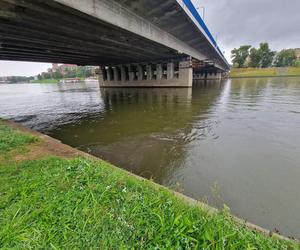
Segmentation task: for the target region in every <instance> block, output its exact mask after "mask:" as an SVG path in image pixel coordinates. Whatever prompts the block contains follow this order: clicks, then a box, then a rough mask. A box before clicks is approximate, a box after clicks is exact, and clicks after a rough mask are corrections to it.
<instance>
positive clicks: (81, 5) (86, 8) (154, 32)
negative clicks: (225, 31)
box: [54, 0, 207, 60]
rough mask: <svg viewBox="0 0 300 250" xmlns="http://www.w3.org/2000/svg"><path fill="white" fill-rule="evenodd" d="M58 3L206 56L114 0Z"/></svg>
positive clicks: (201, 57) (183, 51)
mask: <svg viewBox="0 0 300 250" xmlns="http://www.w3.org/2000/svg"><path fill="white" fill-rule="evenodd" d="M54 1H55V2H58V3H60V4H63V5H66V6H69V7H71V8H74V9H76V10H79V11H81V12H83V13H85V14H87V15H90V16H93V17H95V18H98V19H99V20H101V21H104V22H106V23H109V24H112V25H114V26H117V27H119V28H121V29H124V30H127V31H129V32H132V33H134V34H137V35H139V36H142V37H144V38H146V39H149V40H151V41H155V42H157V43H159V44H162V45H164V46H166V47H169V48H171V49H175V50H177V51H178V53H179V54H186V55H190V56H192V57H194V58H196V59H198V60H205V59H207V57H206V56H205V55H203V54H202V53H201V52H199V51H197V50H196V49H194V48H192V47H190V46H188V45H187V44H186V43H184V42H182V41H181V40H179V39H177V38H176V37H174V36H173V35H171V34H169V33H167V32H166V31H163V30H162V29H160V28H158V27H157V26H155V25H154V24H152V23H151V22H149V21H147V20H146V19H144V18H142V17H140V16H137V15H136V14H135V13H133V12H131V11H130V10H128V9H126V8H125V7H124V6H122V5H121V4H119V3H117V2H116V1H114V0H98V1H95V0H85V1H84V2H83V1H82V0H72V1H70V0H54Z"/></svg>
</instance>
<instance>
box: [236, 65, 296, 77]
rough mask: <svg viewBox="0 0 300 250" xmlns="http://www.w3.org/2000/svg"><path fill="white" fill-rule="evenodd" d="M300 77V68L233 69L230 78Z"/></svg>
mask: <svg viewBox="0 0 300 250" xmlns="http://www.w3.org/2000/svg"><path fill="white" fill-rule="evenodd" d="M277 76H300V68H296V67H288V68H262V69H261V68H239V69H238V68H232V69H231V71H230V77H231V78H236V77H277Z"/></svg>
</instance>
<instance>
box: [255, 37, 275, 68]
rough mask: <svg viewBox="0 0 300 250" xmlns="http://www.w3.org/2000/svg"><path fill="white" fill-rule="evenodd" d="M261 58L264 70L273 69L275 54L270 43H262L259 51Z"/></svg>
mask: <svg viewBox="0 0 300 250" xmlns="http://www.w3.org/2000/svg"><path fill="white" fill-rule="evenodd" d="M258 53H259V56H260V57H261V60H260V66H261V67H262V68H267V67H271V66H272V64H273V59H274V56H275V52H274V51H271V49H270V48H269V44H268V43H261V44H260V45H259V49H258Z"/></svg>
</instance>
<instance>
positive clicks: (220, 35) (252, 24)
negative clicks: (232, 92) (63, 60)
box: [0, 0, 300, 76]
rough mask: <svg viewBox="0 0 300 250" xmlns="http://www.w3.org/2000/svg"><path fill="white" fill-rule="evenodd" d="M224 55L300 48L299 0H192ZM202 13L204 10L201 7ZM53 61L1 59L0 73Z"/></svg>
mask: <svg viewBox="0 0 300 250" xmlns="http://www.w3.org/2000/svg"><path fill="white" fill-rule="evenodd" d="M193 1H194V4H195V5H196V7H205V22H206V23H207V26H208V28H209V29H210V31H211V33H212V34H213V35H214V36H215V37H217V42H218V44H219V46H220V48H221V50H222V51H225V56H226V57H227V59H228V60H230V51H231V50H232V49H233V48H234V47H239V46H240V45H242V44H249V45H253V46H258V44H259V43H260V42H269V43H270V46H271V48H272V49H274V50H279V49H283V48H296V47H297V48H299V47H300V28H299V27H300V0H193ZM199 12H201V15H202V9H201V8H199ZM50 66H51V65H50V64H40V63H21V62H5V61H0V76H3V75H26V76H31V75H36V74H38V73H40V72H42V71H45V70H46V69H47V68H49V67H50Z"/></svg>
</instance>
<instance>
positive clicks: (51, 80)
mask: <svg viewBox="0 0 300 250" xmlns="http://www.w3.org/2000/svg"><path fill="white" fill-rule="evenodd" d="M30 83H59V80H58V79H53V78H49V79H40V80H32V81H30Z"/></svg>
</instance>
